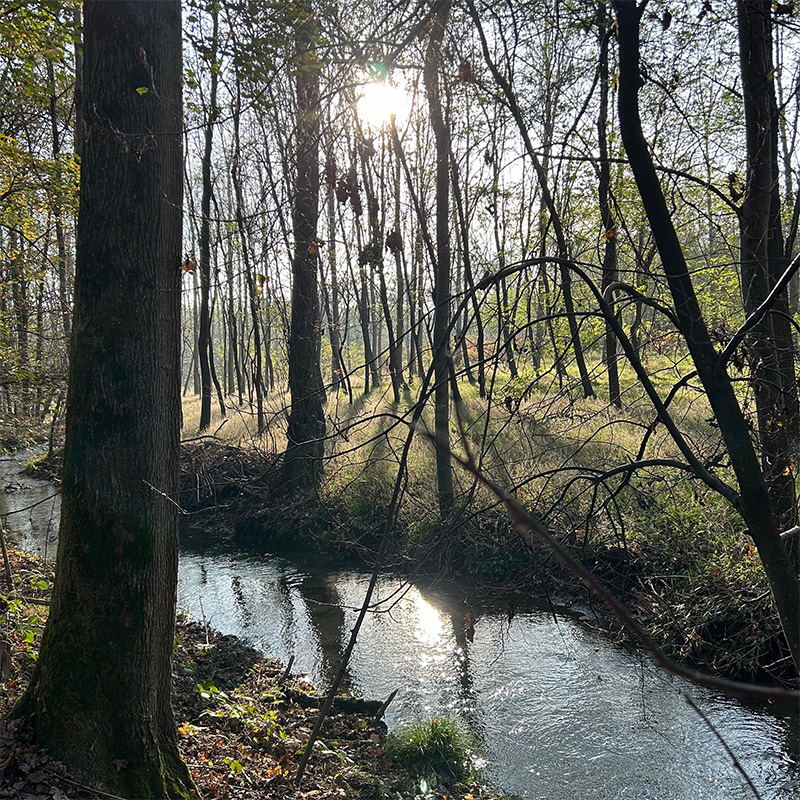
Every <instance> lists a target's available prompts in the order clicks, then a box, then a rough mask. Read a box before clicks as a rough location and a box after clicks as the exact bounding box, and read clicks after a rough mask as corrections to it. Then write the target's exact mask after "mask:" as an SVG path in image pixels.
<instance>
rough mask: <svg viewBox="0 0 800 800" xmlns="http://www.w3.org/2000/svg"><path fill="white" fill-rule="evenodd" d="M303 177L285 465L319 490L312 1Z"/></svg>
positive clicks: (300, 126) (303, 33) (287, 478)
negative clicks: (290, 401)
mask: <svg viewBox="0 0 800 800" xmlns="http://www.w3.org/2000/svg"><path fill="white" fill-rule="evenodd" d="M297 15H298V19H297V28H296V31H297V33H296V36H297V39H296V48H297V51H296V52H297V64H296V69H297V77H296V79H295V80H296V91H297V117H296V124H297V128H296V129H297V174H296V185H295V204H294V212H293V219H292V224H293V227H294V247H295V250H294V259H293V260H292V278H293V282H292V321H291V334H290V340H289V391H290V392H291V398H292V408H291V412H290V413H289V426H288V430H287V433H286V435H287V439H288V444H287V447H286V453H285V455H284V462H283V477H284V482H285V484H286V486H287V488H289V489H295V488H305V489H309V488H313V487H315V486H317V485H318V483H319V480H320V477H321V476H322V455H323V441H322V438H323V436H324V435H325V413H324V407H323V404H324V399H325V390H324V388H323V385H322V373H321V371H320V363H319V361H320V327H321V326H320V309H319V297H318V290H317V274H318V270H317V260H318V258H319V253H318V250H319V241H318V239H317V221H318V215H319V160H318V152H319V133H320V120H319V115H320V109H319V74H320V68H321V64H320V61H319V58H318V56H317V53H316V48H315V44H314V43H315V40H316V38H317V23H316V19H315V17H314V12H313V10H312V8H311V3H310V2H309V0H302V2H300V3H299V5H298V7H297Z"/></svg>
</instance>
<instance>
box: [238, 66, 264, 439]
mask: <svg viewBox="0 0 800 800" xmlns="http://www.w3.org/2000/svg"><path fill="white" fill-rule="evenodd" d="M240 116H241V96H240V92H239V82H238V80H237V82H236V103H235V105H234V110H233V147H234V150H233V158H232V159H231V161H232V162H233V163H232V164H231V181H232V182H233V191H234V195H235V197H236V227H237V230H238V232H239V242H240V244H241V247H242V260H243V261H244V278H245V280H246V281H247V297H248V299H249V301H250V316H251V319H252V322H253V350H254V356H253V361H254V369H253V385H254V387H255V393H256V435H257V436H261V434H262V433H263V432H264V428H265V427H266V417H265V416H264V390H263V386H264V379H263V376H262V369H261V325H260V324H259V314H258V297H257V294H256V276H255V275H254V274H253V270H252V268H251V265H250V250H249V246H250V244H249V242H248V240H247V230H246V228H245V223H244V213H245V212H244V195H243V192H242V181H241V178H240V176H239V159H240V158H241V142H240V140H239V119H240ZM265 284H266V280H265V279H264V277H263V276H262V279H261V281H260V290H261V291H262V292H265V291H268V289H267V286H266V285H265ZM241 396H242V391H241V384H240V387H239V404H240V405H241Z"/></svg>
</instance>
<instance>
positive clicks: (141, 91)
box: [136, 86, 148, 94]
mask: <svg viewBox="0 0 800 800" xmlns="http://www.w3.org/2000/svg"><path fill="white" fill-rule="evenodd" d="M136 91H137V92H138V93H139V94H147V91H148V89H147V87H146V86H139V87H137V89H136Z"/></svg>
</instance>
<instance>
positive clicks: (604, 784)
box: [181, 553, 800, 800]
mask: <svg viewBox="0 0 800 800" xmlns="http://www.w3.org/2000/svg"><path fill="white" fill-rule="evenodd" d="M199 562H203V563H208V564H211V563H212V562H213V564H214V566H213V567H212V566H209V568H208V574H209V576H213V575H214V574H221V573H224V571H225V570H226V569H232V570H235V571H236V572H237V574H239V575H242V576H245V575H249V576H251V577H253V578H254V579H256V578H257V580H258V582H259V584H260V585H261V586H262V589H261V591H260V594H259V595H258V596H251V601H250V602H251V603H253V602H256V603H260V604H261V605H260V606H258V610H257V611H256V610H255V608H254V611H253V617H254V618H258V619H259V620H260V621H261V622H260V623H259V625H258V626H255V625H253V624H250V626H249V627H245V624H244V622H245V617H244V615H243V614H241V613H239V614H238V615H237V616H236V618H235V619H230V620H227V619H222V618H220V617H217V618H216V619H215V620H214V624H215V625H216V626H217V627H220V625H221V624H222V625H227V624H230V625H231V628H230V629H226V630H229V632H231V633H238V634H239V635H244V636H245V637H247V638H249V639H250V640H251V641H255V642H256V643H257V646H261V647H263V649H264V650H265V652H267V653H270V654H275V655H279V656H280V657H282V658H287V657H288V656H289V655H291V654H294V655H296V657H297V660H296V662H295V668H296V669H299V670H302V671H305V672H307V673H308V674H309V675H310V676H311V678H312V679H314V680H315V681H318V682H325V681H326V680H329V679H330V675H331V671H332V669H333V668H334V667H333V665H334V662H335V659H337V658H338V656H339V654H340V652H341V645H342V642H343V640H344V637H345V635H346V632H348V631H349V629H350V627H352V624H353V623H354V621H355V616H356V613H357V612H356V608H357V606H358V604H359V603H360V602H361V599H362V598H363V594H364V590H365V588H366V582H367V577H366V576H364V575H360V574H358V573H352V572H339V573H333V574H331V573H328V572H325V571H324V570H316V569H315V568H314V566H313V564H311V563H308V562H306V563H304V564H303V568H302V569H300V567H299V565H295V564H292V563H290V562H288V561H284V560H282V559H277V558H271V557H266V558H265V559H263V560H254V559H250V558H242V557H241V556H224V555H223V556H215V557H213V558H212V557H210V556H207V555H197V554H190V553H184V555H183V557H182V566H181V602H182V603H185V602H186V598H187V597H191V594H192V591H193V590H194V587H196V584H195V583H194V582H193V578H192V576H193V575H194V574H196V572H197V564H198V563H199ZM243 583H244V582H243ZM278 584H280V585H282V586H283V587H284V594H283V596H282V599H281V600H280V602H276V600H277V596H278V593H277V592H275V591H273V590H272V589H270V588H269V587H270V586H275V585H278ZM287 591H288V595H289V597H288V598H287V597H286V592H287ZM377 593H378V598H377V599H378V601H379V602H378V605H377V607H376V613H374V614H370V615H368V617H367V619H366V621H365V623H364V627H363V629H362V634H361V637H360V641H359V643H358V645H357V646H356V649H355V651H354V654H353V659H352V662H351V666H350V677H351V680H352V684H353V689H354V690H355V691H358V692H361V693H363V694H365V695H368V696H371V697H377V698H384V697H386V696H387V695H388V694H389V693H390V692H391V691H392V690H393V689H397V688H399V689H400V691H399V693H398V696H397V698H396V700H395V701H394V703H393V704H392V705H391V706H390V708H389V712H388V715H387V716H388V722H389V724H390V725H398V724H404V723H407V722H410V721H411V720H413V719H416V718H418V717H419V716H422V715H425V714H429V715H436V714H441V713H443V712H444V711H448V712H449V713H455V714H458V715H460V716H461V717H462V718H463V719H464V720H465V721H466V722H467V724H469V725H470V726H471V727H472V728H473V729H474V730H475V731H476V733H477V734H478V735H479V737H480V739H481V740H482V742H483V744H484V747H485V751H486V760H487V772H488V774H489V777H490V778H491V779H492V780H494V781H496V782H497V783H498V784H499V785H500V786H502V787H503V788H504V790H506V791H509V792H513V793H516V794H519V795H520V796H521V797H524V798H540V797H542V798H543V797H547V798H551V799H553V800H562V799H563V800H574V798H576V797H581V796H587V797H592V798H609V799H610V798H618V797H631V798H637V799H638V798H653V799H654V800H656V799H658V800H665V798H668V799H669V800H690V799H691V800H695V799H696V798H713V799H714V800H723V798H724V799H725V800H731V799H733V800H739V798H741V799H742V800H744V798H748V797H750V796H751V793H750V792H749V790H748V788H747V787H746V785H745V783H744V781H743V779H742V778H741V776H740V775H739V774H738V773H737V772H736V770H735V769H734V767H733V765H732V763H731V760H730V758H729V757H728V756H727V754H726V753H725V751H724V750H723V748H722V747H721V745H720V744H719V742H718V741H717V739H716V737H715V736H714V734H713V733H712V732H711V731H710V730H709V729H708V728H707V727H706V726H705V724H704V723H703V722H702V720H700V719H699V718H698V717H697V715H696V714H695V712H694V711H693V710H692V709H691V708H690V707H689V706H688V704H687V703H686V702H685V700H684V698H683V693H684V692H690V693H691V696H692V697H693V698H694V700H695V701H696V702H697V703H698V704H699V705H700V706H701V707H702V708H703V710H704V713H705V714H706V715H707V716H708V717H709V718H710V719H711V721H712V722H713V724H714V725H715V726H716V727H717V728H718V729H719V730H720V732H721V733H722V734H723V735H724V737H725V739H726V741H727V742H728V743H729V745H730V746H731V747H732V748H733V749H734V751H735V752H736V754H737V756H738V758H739V759H740V760H741V762H742V764H743V765H744V766H745V768H746V769H747V770H748V773H749V774H750V776H751V777H752V779H753V781H754V782H755V784H756V786H757V787H758V788H759V791H760V792H761V794H762V796H763V797H764V798H765V800H766V799H767V798H768V799H769V800H783V799H784V798H786V800H788V798H790V797H791V798H793V797H796V796H797V792H798V790H800V770H798V757H797V725H798V720H797V717H794V716H791V715H788V714H787V715H786V716H785V717H775V716H772V715H769V714H767V713H765V712H764V711H762V710H759V709H754V708H748V707H746V706H744V705H742V704H740V703H738V702H736V701H732V700H729V699H727V698H725V697H721V696H718V695H715V694H713V693H711V692H706V691H701V690H698V689H695V688H694V687H689V686H687V685H686V684H685V683H683V682H681V681H678V680H677V679H673V678H671V677H670V676H666V675H664V674H663V673H661V672H659V671H657V670H655V669H654V668H653V667H652V666H650V665H649V663H648V662H646V661H643V660H641V659H640V658H638V657H636V656H632V655H631V654H629V653H627V652H625V651H623V650H620V649H618V648H615V647H613V646H612V645H610V644H609V643H608V642H605V641H603V640H600V639H598V638H597V637H596V636H595V635H594V634H592V633H591V631H589V630H587V629H586V628H584V627H583V626H581V625H580V624H578V623H576V622H575V621H573V620H570V619H565V618H558V619H557V620H556V619H554V618H553V616H552V614H550V613H546V612H539V611H528V612H519V613H518V614H517V615H516V616H515V617H514V619H513V621H512V622H511V623H509V621H508V619H507V615H506V614H504V613H491V612H483V613H482V615H480V617H479V618H478V620H477V621H476V622H475V624H474V629H475V632H474V640H473V641H470V638H469V636H468V635H467V631H468V629H469V628H470V627H471V625H470V622H471V620H470V618H469V617H470V615H471V614H473V611H472V609H470V608H469V607H468V606H467V605H466V604H465V603H464V602H463V600H461V599H459V598H453V597H449V596H447V595H446V594H443V592H442V591H441V590H440V589H436V590H433V589H429V588H425V589H422V590H420V589H419V588H416V587H406V588H405V591H402V590H401V589H400V587H399V585H398V581H397V580H396V579H393V578H390V577H386V578H383V579H381V581H380V582H379V585H378V589H377ZM205 595H206V597H207V598H208V599H206V600H204V603H206V605H207V606H208V605H210V604H212V603H214V604H216V603H217V602H218V601H220V600H222V598H221V597H217V596H214V590H213V589H212V587H210V586H209V587H207V588H206V590H205ZM212 598H213V599H212ZM381 601H383V602H381ZM267 605H269V610H268V609H267ZM326 629H327V630H326Z"/></svg>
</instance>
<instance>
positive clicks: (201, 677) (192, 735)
mask: <svg viewBox="0 0 800 800" xmlns="http://www.w3.org/2000/svg"><path fill="white" fill-rule="evenodd" d="M9 555H10V565H11V570H12V576H13V586H14V590H13V591H11V592H9V593H8V594H7V595H4V596H2V598H1V602H0V606H2V607H3V608H4V610H3V612H2V626H3V637H2V640H1V641H2V646H1V648H2V649H1V650H0V653H2V657H1V658H0V669H2V681H0V716H5V715H6V714H7V713H8V711H9V710H10V709H11V708H12V707H13V704H14V703H15V702H16V700H17V699H19V697H20V696H21V694H22V692H23V691H24V689H25V687H26V686H27V683H28V681H29V679H30V677H31V674H32V670H33V665H34V663H35V659H36V654H37V652H38V646H39V642H40V641H41V635H42V633H43V631H44V625H45V623H46V620H47V608H48V605H47V604H48V603H49V593H50V587H51V586H52V579H53V574H52V565H50V564H48V563H45V562H43V561H42V560H40V559H38V558H36V557H33V556H30V555H28V554H25V553H23V552H21V551H19V550H17V549H15V548H13V547H12V548H10V552H9ZM319 705H320V696H319V694H318V693H317V692H316V690H315V689H314V688H313V687H312V686H310V685H309V684H307V683H305V682H304V681H303V680H302V679H301V678H300V677H298V676H295V675H292V674H290V673H289V672H288V671H287V669H286V667H285V666H284V665H283V664H280V663H278V662H276V661H273V660H272V659H269V658H266V657H264V656H263V655H261V654H260V653H258V652H257V651H255V650H254V649H252V648H251V647H248V646H247V645H246V644H244V643H243V642H241V641H240V640H238V639H236V638H235V637H232V636H222V635H221V634H219V633H217V632H216V631H214V630H211V629H209V628H208V627H207V626H204V625H202V624H198V623H196V622H189V621H187V620H179V622H178V625H177V628H176V645H175V655H174V660H173V708H174V711H175V719H176V723H177V725H178V739H179V748H180V752H181V755H182V756H183V758H184V760H185V761H186V763H187V764H188V766H189V769H190V771H191V773H192V776H193V778H194V780H195V783H196V785H197V788H198V790H199V792H200V794H201V795H202V796H203V797H206V798H226V799H228V798H229V799H230V800H239V799H240V798H241V800H245V798H246V799H247V800H273V799H274V800H278V798H280V800H300V798H311V797H314V798H339V797H343V798H353V800H359V798H360V799H361V800H377V799H378V798H382V797H386V798H415V797H425V798H427V799H429V800H433V798H442V799H443V798H444V797H448V798H453V800H489V799H490V798H496V797H497V795H496V794H494V793H493V792H492V791H491V790H489V789H488V788H486V787H485V786H481V785H480V784H479V783H478V781H477V780H475V779H474V778H472V777H470V778H469V779H468V780H467V781H466V782H462V783H453V784H451V785H446V786H442V787H440V788H438V789H435V790H431V791H429V792H427V793H425V794H423V793H421V792H420V791H419V789H418V785H417V784H416V779H415V777H414V775H412V774H411V773H410V772H409V771H408V770H406V769H405V766H404V764H402V763H397V762H394V761H392V760H391V759H390V758H389V757H388V756H387V755H386V752H385V746H386V741H387V737H386V728H385V726H384V725H383V724H382V723H381V722H380V721H376V720H375V719H374V714H375V710H376V706H379V705H380V703H379V702H375V703H371V702H369V701H363V700H360V699H358V698H349V699H348V701H346V702H345V701H342V702H340V703H338V706H339V707H338V708H334V710H333V711H332V712H331V714H330V716H329V717H328V719H327V721H326V724H325V727H324V731H323V735H322V738H321V739H320V740H319V742H318V743H317V746H316V748H315V754H314V756H313V757H312V758H311V759H310V761H309V767H308V771H307V773H306V777H305V778H304V780H303V784H302V785H301V786H296V785H295V784H294V776H295V774H296V772H297V765H298V762H299V758H300V756H301V754H302V752H303V749H304V746H305V743H306V742H307V740H308V735H309V733H310V731H311V728H312V726H313V724H314V721H315V719H316V716H317V714H318V709H319ZM30 737H31V732H30V730H29V728H28V726H27V725H26V723H25V721H24V720H20V721H14V722H11V723H6V722H3V723H0V764H2V767H1V768H0V797H4V798H14V799H16V798H19V799H20V800H22V798H31V797H52V798H57V799H58V798H72V799H73V800H83V799H84V798H95V797H99V796H103V795H100V794H98V793H96V792H92V791H91V790H90V789H88V788H87V787H84V786H82V785H81V784H80V782H79V781H76V780H75V779H74V778H73V777H72V776H71V775H69V773H68V772H67V771H66V770H65V769H64V767H63V766H62V765H60V764H59V763H58V762H56V761H54V760H53V759H50V758H49V757H48V756H47V754H46V753H43V752H40V751H38V750H36V749H35V748H32V747H31V745H30ZM105 797H108V795H105Z"/></svg>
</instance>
